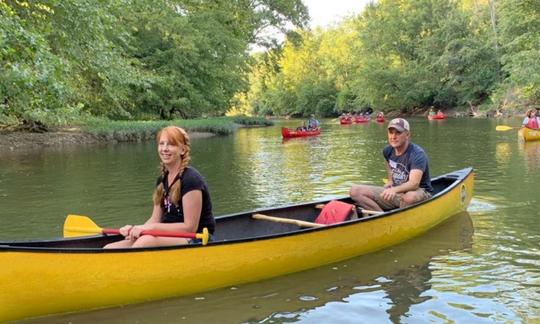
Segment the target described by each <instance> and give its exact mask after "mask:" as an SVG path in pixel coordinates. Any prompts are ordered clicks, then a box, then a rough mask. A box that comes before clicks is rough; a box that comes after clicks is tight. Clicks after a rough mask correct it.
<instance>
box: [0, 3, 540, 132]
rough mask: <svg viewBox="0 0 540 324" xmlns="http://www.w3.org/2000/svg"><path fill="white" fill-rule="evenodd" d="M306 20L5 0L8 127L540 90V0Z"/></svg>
mask: <svg viewBox="0 0 540 324" xmlns="http://www.w3.org/2000/svg"><path fill="white" fill-rule="evenodd" d="M307 20H308V13H307V9H306V7H305V6H304V5H303V3H302V1H301V0H233V1H231V0H140V1H130V0H103V1H90V0H36V1H22V0H0V128H2V127H6V126H18V127H21V126H22V127H27V128H29V129H36V130H37V129H40V128H46V127H47V126H51V125H62V124H74V123H77V122H79V123H87V122H88V121H89V120H92V118H93V117H96V116H97V117H100V118H102V117H105V118H109V119H115V120H133V119H135V120H137V119H143V120H146V119H154V120H156V119H161V120H163V119H166V120H169V119H175V118H183V119H186V118H196V117H205V116H221V115H223V114H225V113H226V112H227V111H228V112H234V113H244V114H247V115H265V114H275V115H293V116H306V115H308V114H310V113H316V114H318V115H319V116H330V115H335V114H337V113H340V112H342V111H358V110H364V109H368V108H371V109H373V110H383V111H396V110H399V111H404V112H410V111H413V110H416V109H420V110H421V109H426V108H427V107H431V106H434V107H437V108H442V109H444V108H454V107H463V109H467V108H472V107H480V108H485V109H498V108H502V109H516V108H519V109H523V108H524V106H532V105H537V104H540V90H539V89H540V87H539V86H540V65H538V64H537V62H538V61H539V59H540V42H539V39H540V2H539V1H534V0H378V1H374V2H372V3H371V4H369V5H368V6H367V7H366V8H365V10H364V11H363V12H362V13H361V14H359V15H358V16H356V17H349V18H347V19H345V20H343V21H342V22H340V23H339V24H336V25H334V26H332V27H330V28H328V29H315V30H310V29H307V28H305V24H306V22H307ZM268 28H273V29H274V30H279V31H280V32H282V33H283V34H285V35H287V37H286V40H285V42H284V43H283V44H282V45H280V44H279V43H277V42H275V40H273V39H272V38H271V37H268V35H269V34H268ZM254 46H258V47H259V48H260V47H263V48H266V49H267V50H266V51H264V52H257V53H254V54H251V55H250V53H251V52H250V51H251V49H252V48H254Z"/></svg>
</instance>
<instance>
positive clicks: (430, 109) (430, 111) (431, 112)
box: [428, 107, 435, 116]
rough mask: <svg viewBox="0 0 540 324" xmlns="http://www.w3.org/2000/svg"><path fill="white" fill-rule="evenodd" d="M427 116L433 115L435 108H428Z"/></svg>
mask: <svg viewBox="0 0 540 324" xmlns="http://www.w3.org/2000/svg"><path fill="white" fill-rule="evenodd" d="M428 114H429V116H435V109H433V107H431V108H429V113H428Z"/></svg>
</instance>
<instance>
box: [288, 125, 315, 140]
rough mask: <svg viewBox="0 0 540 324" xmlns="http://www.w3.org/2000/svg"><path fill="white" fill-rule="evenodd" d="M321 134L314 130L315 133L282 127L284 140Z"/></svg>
mask: <svg viewBox="0 0 540 324" xmlns="http://www.w3.org/2000/svg"><path fill="white" fill-rule="evenodd" d="M320 134H321V130H320V129H317V130H313V131H297V130H293V129H290V128H286V127H282V128H281V136H282V137H283V138H294V137H307V136H317V135H320Z"/></svg>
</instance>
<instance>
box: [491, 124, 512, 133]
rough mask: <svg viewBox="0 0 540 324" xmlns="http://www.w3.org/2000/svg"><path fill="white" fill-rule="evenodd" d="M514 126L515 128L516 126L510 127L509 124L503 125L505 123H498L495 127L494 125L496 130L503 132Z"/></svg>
mask: <svg viewBox="0 0 540 324" xmlns="http://www.w3.org/2000/svg"><path fill="white" fill-rule="evenodd" d="M514 128H517V127H510V126H505V125H499V126H497V127H495V130H496V131H498V132H505V131H507V130H511V129H514Z"/></svg>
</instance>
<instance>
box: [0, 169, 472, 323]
mask: <svg viewBox="0 0 540 324" xmlns="http://www.w3.org/2000/svg"><path fill="white" fill-rule="evenodd" d="M473 183H474V173H473V171H472V168H466V169H462V170H458V171H454V172H451V173H448V174H444V175H441V176H439V177H436V178H434V179H432V184H433V187H434V189H435V191H436V194H435V195H434V196H433V197H432V198H430V199H429V200H426V201H423V202H421V203H418V204H416V205H412V206H409V207H407V208H404V209H396V210H392V211H388V212H385V213H380V214H374V215H370V214H367V215H365V216H363V217H360V218H355V219H350V220H346V221H343V222H340V223H336V224H332V225H325V226H317V227H304V226H305V224H309V223H312V222H314V220H315V218H316V217H317V215H318V214H319V213H320V209H318V208H317V207H318V205H319V204H321V203H327V202H328V201H317V202H311V203H305V204H299V205H291V206H283V207H277V208H272V209H266V210H255V211H251V212H242V213H236V214H231V215H225V216H223V217H218V218H217V220H216V222H217V225H216V232H215V237H214V241H212V242H209V243H208V244H207V245H202V244H194V245H184V246H172V247H158V248H142V249H118V250H103V249H102V248H101V247H102V246H103V245H105V244H107V243H110V242H113V241H116V240H119V239H122V237H120V236H118V235H102V234H100V235H95V236H85V237H72V238H61V239H55V240H44V241H16V242H0V264H1V265H2V266H1V267H0V287H2V289H0V322H2V321H9V320H18V319H22V318H29V317H37V316H44V315H48V314H58V313H65V312H74V311H82V310H89V309H97V308H104V307H112V306H119V305H125V304H131V303H141V302H146V301H151V300H157V299H162V298H169V297H174V296H182V295H189V294H194V293H199V292H203V291H208V290H212V289H217V288H222V287H228V286H232V285H238V284H242V283H247V282H253V281H258V280H263V279H266V278H271V277H275V276H279V275H284V274H287V273H292V272H297V271H302V270H306V269H309V268H314V267H318V266H321V265H325V264H329V263H333V262H337V261H341V260H345V259H348V258H351V257H354V256H357V255H361V254H366V253H370V252H373V251H377V250H380V249H383V248H386V247H389V246H392V245H395V244H397V243H400V242H402V241H405V240H408V239H410V238H412V237H415V236H418V235H420V234H422V233H424V232H426V231H428V230H429V229H431V228H433V227H435V226H437V225H438V224H440V223H441V222H443V221H445V220H446V219H448V218H449V217H451V216H452V215H455V214H457V213H460V212H462V211H464V210H466V208H467V206H468V204H469V202H470V200H471V197H472V194H473ZM337 200H340V201H343V202H348V203H350V202H351V200H350V199H349V198H348V197H341V198H337ZM254 214H264V215H266V216H270V217H269V218H266V219H265V218H262V219H261V218H254V217H253V215H254ZM275 218H279V219H286V220H289V221H288V222H276V221H272V219H275Z"/></svg>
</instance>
